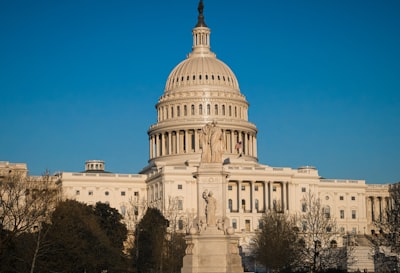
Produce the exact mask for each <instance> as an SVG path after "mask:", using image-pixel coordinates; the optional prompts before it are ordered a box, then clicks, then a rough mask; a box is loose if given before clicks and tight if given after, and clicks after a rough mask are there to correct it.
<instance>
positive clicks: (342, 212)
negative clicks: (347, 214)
mask: <svg viewBox="0 0 400 273" xmlns="http://www.w3.org/2000/svg"><path fill="white" fill-rule="evenodd" d="M340 219H344V210H342V209H341V210H340Z"/></svg>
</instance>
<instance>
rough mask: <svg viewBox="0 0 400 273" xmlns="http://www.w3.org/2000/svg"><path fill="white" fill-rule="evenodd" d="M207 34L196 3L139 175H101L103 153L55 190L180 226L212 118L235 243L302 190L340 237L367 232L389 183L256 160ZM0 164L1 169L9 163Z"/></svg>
mask: <svg viewBox="0 0 400 273" xmlns="http://www.w3.org/2000/svg"><path fill="white" fill-rule="evenodd" d="M210 33H211V32H210V28H208V26H207V24H206V23H205V19H204V16H203V11H202V9H201V10H200V9H199V16H198V19H197V24H196V25H195V27H194V28H193V31H192V39H193V47H192V50H191V52H190V53H189V54H188V55H187V58H186V59H185V60H183V61H181V62H180V63H179V64H178V65H176V66H175V68H173V69H172V71H171V73H170V74H169V77H168V78H167V80H166V84H165V89H164V92H163V93H162V94H160V95H161V96H160V98H159V100H158V101H157V102H156V110H157V114H156V117H157V120H156V122H155V123H154V124H151V125H150V127H149V129H148V132H147V133H148V139H149V143H148V145H149V160H148V165H147V166H145V167H144V168H143V169H142V170H141V171H140V173H137V174H133V173H128V174H122V173H112V172H108V171H107V169H106V167H105V161H103V160H88V161H86V162H85V166H84V170H77V171H76V172H61V173H59V174H58V175H57V178H58V179H59V181H60V185H61V187H62V195H63V197H64V198H69V199H76V200H78V201H81V202H85V203H88V204H95V203H96V202H99V201H100V202H107V203H108V204H110V206H111V207H114V208H116V209H118V210H119V211H120V213H121V214H122V215H123V216H124V217H125V218H126V219H129V220H132V221H133V222H132V221H127V222H129V223H135V222H137V221H138V220H140V217H141V216H142V215H143V213H144V211H145V209H146V208H147V207H157V208H159V209H160V210H161V211H162V212H164V213H165V215H166V216H167V217H168V215H172V214H174V217H175V218H176V219H177V220H178V228H179V229H181V230H182V231H185V230H188V229H189V228H190V227H191V226H192V225H193V220H194V219H195V218H196V212H197V206H198V199H199V198H202V197H201V193H199V191H198V185H197V180H196V177H195V173H196V172H197V170H198V167H199V165H200V163H201V160H202V154H203V148H204V144H202V135H203V130H204V128H205V126H206V125H210V124H211V125H213V126H218V128H221V130H222V139H221V142H222V143H223V147H224V150H223V153H222V159H221V165H222V168H223V170H224V173H226V181H225V183H226V192H225V193H224V196H225V199H226V200H225V201H224V202H225V207H224V209H226V215H227V217H228V218H229V219H230V220H229V221H230V223H229V224H230V226H232V227H233V228H234V229H235V231H236V233H237V234H241V235H242V240H241V243H242V244H243V245H246V244H248V243H249V240H250V238H251V236H252V234H254V232H255V231H256V230H257V229H259V220H260V218H261V217H262V215H263V213H264V212H266V211H268V210H271V209H273V208H279V209H280V210H281V211H282V212H285V213H290V214H296V213H299V214H300V213H301V212H302V210H303V209H304V206H303V202H304V200H303V198H304V195H305V194H306V193H307V192H313V193H315V194H316V195H317V196H318V197H319V198H320V199H321V200H322V202H323V204H324V207H325V212H326V213H328V214H329V215H330V217H334V218H335V219H336V222H337V226H338V229H339V231H340V233H342V234H343V235H344V234H348V233H352V234H370V233H371V232H373V231H374V230H375V229H376V227H374V225H373V221H374V220H376V219H379V217H381V215H382V213H383V212H384V210H385V207H386V206H387V204H388V201H389V192H388V185H371V184H366V183H365V181H364V180H353V179H346V180H342V179H340V180H339V179H334V178H332V179H325V178H321V175H320V174H319V172H318V170H317V169H316V168H315V167H312V166H303V167H299V168H290V167H272V166H268V165H264V164H262V163H260V162H259V161H258V156H257V155H258V151H257V126H256V124H253V123H252V122H251V119H250V118H249V116H248V110H249V103H248V102H247V100H246V97H245V94H243V93H241V91H240V88H239V82H238V79H237V77H236V75H235V74H234V73H233V71H232V70H231V69H230V68H229V66H228V65H226V64H225V63H224V62H223V61H221V60H219V59H218V58H217V57H216V54H215V53H214V52H212V51H211V47H210V44H211V36H210ZM183 35H184V34H183ZM188 38H189V37H188ZM239 76H240V75H239ZM160 93H161V92H160ZM143 133H145V132H143ZM1 164H2V165H1V166H0V168H1V169H3V170H5V169H7V168H12V167H13V166H14V165H13V164H12V163H8V162H2V163H1ZM15 166H17V165H15ZM18 167H19V168H26V165H25V167H24V166H20V165H18ZM132 228H134V225H133V226H132Z"/></svg>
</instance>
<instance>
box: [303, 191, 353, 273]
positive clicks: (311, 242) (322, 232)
mask: <svg viewBox="0 0 400 273" xmlns="http://www.w3.org/2000/svg"><path fill="white" fill-rule="evenodd" d="M302 202H303V213H302V214H301V215H300V217H299V221H300V223H299V225H300V227H301V228H300V232H301V239H300V243H299V244H298V252H299V254H300V257H301V265H302V266H304V267H306V268H308V269H309V270H311V271H312V272H321V271H324V270H327V269H334V268H336V269H340V268H343V267H345V264H346V261H347V253H346V250H345V249H343V248H338V247H337V241H336V240H337V234H338V233H337V227H336V221H335V219H334V218H333V217H332V216H331V215H330V209H329V207H327V206H324V205H323V204H322V202H321V199H320V198H318V197H316V196H314V194H313V193H312V192H308V193H307V194H306V195H305V196H304V198H303V200H302ZM299 265H300V264H299Z"/></svg>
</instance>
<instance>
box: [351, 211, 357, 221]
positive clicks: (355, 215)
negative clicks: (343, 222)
mask: <svg viewBox="0 0 400 273" xmlns="http://www.w3.org/2000/svg"><path fill="white" fill-rule="evenodd" d="M356 218H357V212H356V210H354V209H353V210H352V211H351V219H356Z"/></svg>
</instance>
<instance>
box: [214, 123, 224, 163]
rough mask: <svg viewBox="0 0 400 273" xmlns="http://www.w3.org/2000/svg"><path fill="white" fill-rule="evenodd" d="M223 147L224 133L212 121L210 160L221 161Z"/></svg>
mask: <svg viewBox="0 0 400 273" xmlns="http://www.w3.org/2000/svg"><path fill="white" fill-rule="evenodd" d="M224 148H225V144H224V133H223V132H222V129H221V128H220V127H218V126H217V124H216V123H215V122H213V123H212V129H211V162H214V163H220V162H222V155H223V153H224Z"/></svg>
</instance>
